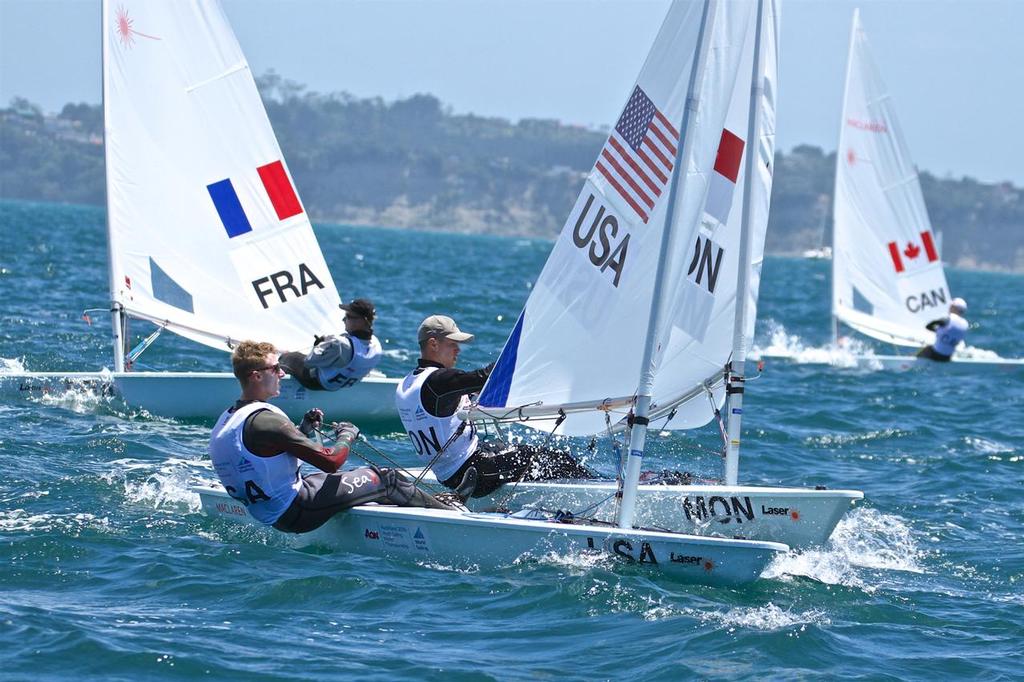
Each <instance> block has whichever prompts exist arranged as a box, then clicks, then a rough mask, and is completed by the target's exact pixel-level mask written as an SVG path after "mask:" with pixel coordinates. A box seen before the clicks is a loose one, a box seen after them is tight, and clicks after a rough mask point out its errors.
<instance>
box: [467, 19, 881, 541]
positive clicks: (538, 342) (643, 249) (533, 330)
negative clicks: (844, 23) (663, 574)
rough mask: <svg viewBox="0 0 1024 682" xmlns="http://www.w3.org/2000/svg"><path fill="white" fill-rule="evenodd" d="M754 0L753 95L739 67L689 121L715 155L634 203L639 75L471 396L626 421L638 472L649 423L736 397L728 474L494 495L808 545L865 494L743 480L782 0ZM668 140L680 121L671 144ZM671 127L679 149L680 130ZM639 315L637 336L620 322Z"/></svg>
mask: <svg viewBox="0 0 1024 682" xmlns="http://www.w3.org/2000/svg"><path fill="white" fill-rule="evenodd" d="M763 5H764V10H765V11H764V15H765V16H764V18H763V21H762V26H763V30H762V31H760V32H759V40H758V41H757V47H756V53H757V58H756V60H755V54H754V51H752V52H750V53H749V54H748V55H747V56H746V59H747V60H748V61H747V64H754V66H753V76H752V78H753V82H754V86H755V87H756V95H755V96H754V97H753V98H751V96H750V95H749V94H748V89H749V84H750V80H749V79H747V80H744V82H743V83H742V84H739V82H737V83H738V84H737V85H736V90H735V91H734V93H733V96H732V97H731V98H729V99H728V100H722V101H721V102H720V103H719V104H720V105H721V107H722V111H721V112H718V111H716V112H715V113H716V114H718V115H719V116H721V118H720V119H714V124H710V123H705V125H703V126H700V125H699V126H698V127H697V131H698V134H699V135H700V137H698V138H697V139H696V140H694V141H693V147H694V150H693V152H692V153H693V154H694V155H695V158H700V159H707V162H708V163H709V164H710V167H709V170H707V171H704V170H703V168H702V167H701V166H699V165H696V164H695V162H694V161H690V165H688V166H684V168H687V169H688V172H686V173H685V179H684V180H682V182H681V183H680V184H681V188H682V192H681V194H680V197H678V198H677V199H675V200H673V197H668V201H667V202H666V201H653V202H649V203H643V202H642V201H639V200H638V198H637V197H638V195H641V192H642V190H644V189H649V190H651V192H652V194H651V196H654V197H657V198H659V199H660V198H662V197H663V195H662V196H658V193H657V192H656V190H655V189H654V188H653V187H651V186H650V185H646V184H644V185H639V184H638V185H637V186H632V185H630V186H628V187H627V183H628V182H629V178H630V177H631V174H629V173H628V172H627V173H623V172H622V171H623V170H625V168H626V166H627V164H629V163H631V162H630V159H629V157H630V155H629V153H628V151H626V152H625V153H624V152H623V150H624V149H625V145H626V144H628V143H629V139H628V136H629V134H630V133H631V130H630V128H629V126H630V125H631V124H632V120H631V119H629V118H628V117H627V114H628V113H629V111H630V108H631V107H633V106H636V104H635V102H636V100H637V98H638V94H637V93H640V94H641V95H643V94H644V93H650V92H651V89H649V87H650V86H648V85H647V83H648V80H647V78H650V76H653V73H651V72H654V71H655V69H656V68H657V66H658V64H657V63H656V62H653V63H652V62H648V64H647V66H645V70H644V73H643V75H642V76H641V79H640V82H639V83H638V85H637V88H636V89H635V90H634V94H633V96H632V97H631V98H630V103H629V104H628V105H627V109H626V112H625V113H624V114H623V118H621V119H620V120H619V122H618V125H617V126H616V130H615V131H614V132H613V133H612V135H611V136H610V137H609V143H608V144H607V145H606V146H605V149H604V150H602V152H601V156H600V157H599V159H598V161H597V164H596V165H595V170H594V171H593V172H592V173H591V175H590V178H589V179H588V181H587V184H586V186H585V187H584V190H583V192H582V193H581V194H580V197H579V199H578V200H577V203H576V206H575V207H574V208H573V211H572V213H571V214H570V216H569V219H568V221H567V223H566V226H565V230H564V231H563V234H562V237H561V238H560V239H559V241H558V242H557V243H556V245H555V247H554V249H553V250H552V252H551V255H550V257H549V258H548V261H547V263H546V265H545V267H544V270H543V271H542V273H541V274H540V276H539V278H538V279H537V282H536V283H535V284H534V286H533V288H532V291H531V294H530V297H529V299H528V300H527V302H526V306H525V308H524V310H523V312H522V314H521V315H520V317H519V319H518V321H517V323H516V325H515V328H514V329H513V331H512V333H511V335H510V337H509V339H508V342H507V343H506V344H505V347H504V349H503V351H502V353H501V355H500V356H499V359H498V361H497V363H496V365H495V368H494V370H493V372H492V373H491V376H490V379H489V380H488V382H487V384H486V386H485V387H484V389H483V391H482V392H481V395H480V397H479V400H478V401H477V405H476V406H475V407H474V408H473V409H472V410H470V411H467V413H466V416H467V417H468V418H472V419H476V420H484V421H485V420H488V419H496V420H498V421H510V420H511V421H516V422H519V423H521V424H524V425H526V426H528V427H533V428H536V429H538V430H550V431H552V432H556V433H561V434H565V435H577V436H580V435H600V434H603V433H614V432H616V431H619V430H623V429H624V430H627V431H628V432H629V435H628V441H629V445H628V448H627V452H628V458H627V459H626V464H625V470H624V472H623V473H622V475H623V476H625V478H626V480H627V481H629V480H633V481H635V480H636V478H637V476H638V472H639V471H640V468H641V459H640V453H642V451H643V443H644V434H645V432H646V430H647V428H648V425H651V427H655V426H656V427H657V428H659V429H692V428H697V427H700V426H703V425H705V424H707V423H708V422H709V421H712V420H714V419H716V418H720V408H721V406H722V405H723V403H724V401H725V399H726V395H727V394H728V397H729V409H728V412H727V414H728V425H727V427H726V425H725V423H724V420H721V419H720V425H721V426H722V431H723V435H724V434H726V433H727V434H728V438H727V439H726V442H725V444H724V445H725V448H724V449H725V450H726V451H727V452H726V457H725V459H724V465H723V469H724V470H723V476H722V483H721V484H719V483H717V482H716V483H710V484H685V483H684V482H676V483H673V482H672V481H671V480H670V479H664V478H663V479H662V480H652V481H651V482H649V483H645V484H643V485H640V486H639V488H638V491H637V492H636V493H635V494H634V495H633V496H632V497H631V498H630V497H626V496H623V497H622V499H621V501H620V500H619V499H618V496H617V485H616V483H615V482H613V481H559V482H541V483H533V482H520V483H519V484H517V485H516V486H514V487H513V489H512V491H511V492H510V491H505V490H501V489H499V491H497V492H496V493H495V494H494V496H493V497H494V498H497V499H498V500H500V501H501V502H502V503H505V504H508V505H510V506H513V505H543V506H545V507H551V508H562V509H570V510H588V511H589V512H590V513H596V514H605V515H608V514H613V513H616V509H617V510H618V511H617V513H618V514H619V515H620V517H621V516H622V515H624V514H625V515H626V516H629V515H631V514H633V510H632V509H630V506H631V505H634V504H635V505H636V509H635V514H636V518H638V519H639V520H640V522H641V523H643V524H645V525H649V526H653V527H659V528H667V529H671V530H676V531H681V532H695V533H705V534H718V535H724V536H729V537H734V536H737V535H742V536H743V537H747V538H756V539H766V540H774V541H779V542H784V543H786V544H789V545H791V546H793V547H806V546H810V545H820V544H823V543H825V542H826V541H827V539H828V537H829V535H830V534H831V533H832V531H833V529H834V528H835V526H836V524H837V523H838V522H839V520H840V519H841V518H842V516H843V514H844V513H845V512H846V511H847V510H848V509H849V508H850V506H851V504H852V503H853V502H855V501H856V500H859V499H861V498H862V497H863V493H861V492H860V491H856V490H825V489H801V488H779V487H760V486H740V485H738V457H739V446H740V428H741V418H742V414H743V405H742V397H743V389H744V376H743V371H744V360H745V354H746V351H747V345H748V342H749V340H750V339H751V338H752V336H753V328H754V319H755V317H756V305H757V295H758V289H759V280H760V267H761V262H762V259H763V251H764V240H765V233H766V229H767V223H768V206H769V201H770V195H771V183H772V168H773V163H774V126H775V100H776V83H777V64H778V60H777V36H778V14H777V12H776V7H775V3H773V2H766V3H763ZM759 7H760V5H759ZM748 49H752V50H753V49H754V48H753V45H750V46H748ZM656 50H657V48H655V52H654V53H652V54H656ZM747 73H750V71H749V70H748V71H747ZM649 74H650V75H649ZM651 80H654V79H653V78H651ZM654 87H656V86H654ZM655 92H656V91H655ZM645 105H646V106H652V105H649V104H645ZM670 105H671V104H670ZM701 113H702V114H703V115H704V116H705V117H708V112H706V111H705V112H701ZM658 115H659V114H658V113H655V115H654V122H653V123H651V124H648V127H649V129H650V130H652V131H655V130H657V128H654V127H652V126H655V125H657V126H662V125H665V124H664V123H659V122H658V120H657V116H658ZM708 118H710V117H708ZM702 120H703V121H705V122H706V121H707V119H706V118H704V119H702ZM718 121H721V122H722V124H721V125H719V126H718V127H717V128H713V126H714V125H717V124H718ZM673 132H674V131H671V130H670V131H669V133H666V135H668V134H670V133H673ZM654 136H655V137H659V136H658V135H657V134H656V133H655V134H654ZM620 137H622V138H623V139H624V140H625V141H618V140H619V138H620ZM676 139H677V137H676V136H675V135H672V136H671V137H670V139H669V142H670V143H674V142H675V140H676ZM680 139H682V140H683V145H684V146H685V144H686V137H685V136H683V137H682V138H680ZM648 140H649V138H645V139H644V140H643V143H642V144H641V145H639V152H637V155H638V156H640V159H639V160H637V161H636V165H637V166H638V167H640V168H641V169H643V168H644V167H643V166H640V164H645V163H646V161H645V158H644V157H650V156H652V154H648V153H647V149H648V148H649V147H650V148H651V149H652V152H653V151H656V150H657V145H659V144H664V143H665V140H663V139H660V138H659V139H657V140H654V141H653V142H650V143H649V142H648ZM748 141H752V143H750V144H748ZM701 155H704V156H701ZM623 160H624V161H623ZM633 170H634V171H635V173H637V174H639V173H640V171H638V170H636V168H635V167H634V168H633ZM623 180H625V182H624V181H623ZM641 198H642V195H641ZM652 204H653V205H652ZM663 214H664V215H665V218H664V220H665V221H666V222H668V223H673V222H677V223H678V224H679V225H680V226H684V225H695V226H696V229H695V230H690V231H689V233H686V232H683V231H682V230H678V231H676V232H672V231H669V232H668V233H666V234H665V235H664V236H662V235H661V234H660V233H658V232H657V231H655V230H653V229H652V226H653V225H655V224H657V223H659V222H661V221H662V218H661V216H662V215H663ZM627 249H628V250H627ZM602 253H603V254H606V258H605V259H604V260H602V259H601V258H600V255H601V254H602ZM655 273H657V274H655ZM644 327H646V329H647V332H646V335H644V334H639V335H632V334H630V333H629V331H628V330H630V329H636V328H640V329H643V328H644ZM638 374H639V375H641V376H642V377H643V381H642V382H641V383H640V385H639V387H638V386H637V383H636V377H637V375H638ZM493 501H494V500H493V499H491V498H484V499H483V500H482V503H483V504H484V505H487V504H490V503H492V502H493Z"/></svg>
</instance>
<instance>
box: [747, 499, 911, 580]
mask: <svg viewBox="0 0 1024 682" xmlns="http://www.w3.org/2000/svg"><path fill="white" fill-rule="evenodd" d="M924 556H925V553H924V552H923V551H922V550H921V549H920V548H919V546H918V544H917V540H916V539H915V538H914V534H913V532H912V530H911V527H910V525H908V523H907V522H906V521H905V520H904V519H903V518H901V517H899V516H896V515H893V514H883V513H881V512H879V511H877V510H875V509H871V508H868V507H861V508H858V509H854V510H853V511H851V512H850V513H849V514H847V515H846V516H845V517H844V518H843V520H842V521H840V522H839V525H838V526H836V529H835V531H834V532H833V533H832V537H831V538H830V539H829V543H828V545H827V546H826V547H824V548H822V549H817V550H805V551H803V552H789V553H788V554H786V555H784V556H781V557H778V558H776V559H775V560H774V561H772V563H771V564H769V566H768V569H767V570H766V571H765V577H767V578H783V579H784V578H785V577H786V576H802V577H806V578H812V579H814V580H817V581H819V582H823V583H826V584H830V585H843V586H846V587H854V588H858V589H861V590H864V591H866V592H873V591H874V590H875V589H877V584H874V583H872V582H871V580H872V576H871V575H869V574H864V571H862V570H860V569H869V571H876V570H886V571H906V572H910V573H924V572H925V570H924V568H922V566H921V563H920V562H921V560H922V559H923V558H924Z"/></svg>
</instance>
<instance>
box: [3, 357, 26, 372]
mask: <svg viewBox="0 0 1024 682" xmlns="http://www.w3.org/2000/svg"><path fill="white" fill-rule="evenodd" d="M27 371H28V370H27V369H25V359H24V358H0V374H21V373H23V372H27Z"/></svg>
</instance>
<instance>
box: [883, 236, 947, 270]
mask: <svg viewBox="0 0 1024 682" xmlns="http://www.w3.org/2000/svg"><path fill="white" fill-rule="evenodd" d="M887 246H888V248H889V257H890V258H892V266H893V268H894V269H895V270H896V273H897V274H899V273H902V272H905V271H906V269H907V267H908V266H910V267H912V268H913V267H915V266H920V265H924V264H925V263H934V262H935V261H937V260H939V254H938V252H937V251H936V250H935V242H933V241H932V233H931V231H930V230H925V231H924V232H921V246H919V245H918V244H917V243H916V242H913V241H908V242H907V245H906V246H905V247H902V248H901V247H900V245H899V243H897V242H889V243H888V245H887ZM922 246H923V247H924V248H923V251H924V259H922V260H918V258H920V257H921V255H922ZM904 259H906V260H904Z"/></svg>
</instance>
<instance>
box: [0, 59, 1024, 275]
mask: <svg viewBox="0 0 1024 682" xmlns="http://www.w3.org/2000/svg"><path fill="white" fill-rule="evenodd" d="M259 86H260V91H261V93H262V95H263V98H264V101H265V102H266V105H267V110H268V112H269V115H270V119H271V121H272V123H273V125H274V130H275V131H276V132H277V136H278V139H279V140H280V143H281V147H282V149H283V150H284V153H285V156H286V158H287V159H288V165H289V167H290V168H291V171H292V173H293V175H294V177H295V182H296V184H297V185H298V188H299V191H300V193H301V196H302V198H303V201H304V202H305V204H306V208H307V209H308V211H309V213H310V215H311V216H312V217H313V219H314V220H317V221H325V222H343V223H352V224H365V225H387V226H396V227H410V228H422V229H436V230H449V231H459V232H489V233H501V234H521V235H534V236H553V235H555V234H557V232H558V230H559V229H560V228H561V226H562V223H563V221H564V220H565V216H566V215H567V214H568V212H569V209H570V207H571V206H572V203H573V201H574V199H575V198H576V195H577V193H578V192H579V189H580V185H581V184H582V182H583V178H584V177H585V175H586V173H587V172H588V171H589V170H590V168H591V165H592V164H593V162H594V159H595V158H596V156H597V153H598V151H599V150H600V148H601V145H602V144H603V143H604V139H605V135H606V133H605V132H600V131H594V130H590V129H586V128H580V127H576V126H568V125H564V124H561V123H559V122H557V121H550V120H538V119H524V120H521V121H519V122H518V123H510V122H509V121H506V120H504V119H499V118H483V117H479V116H474V115H472V114H470V115H455V114H452V113H451V111H450V110H448V109H446V108H445V107H444V106H443V105H442V104H441V102H440V101H439V100H437V99H436V98H435V97H433V96H430V95H415V96H413V97H410V98H408V99H404V100H399V101H396V102H390V103H388V102H384V101H383V100H381V99H379V98H377V99H356V98H354V97H352V96H350V95H347V94H343V93H342V94H331V95H323V94H319V93H315V92H306V91H305V88H304V87H303V86H301V85H297V84H295V83H292V82H290V81H286V80H284V79H282V78H280V77H279V76H277V75H275V74H273V73H270V74H267V75H265V76H263V77H262V78H260V79H259ZM775 163H776V171H775V186H774V191H773V197H772V212H771V225H770V229H769V231H768V243H767V250H768V252H769V253H775V254H797V253H799V252H801V251H803V250H804V249H808V248H812V247H817V246H820V245H821V243H822V236H823V233H824V232H825V231H827V227H828V226H827V221H828V216H830V214H831V195H832V183H833V168H834V165H835V154H825V153H824V152H823V151H822V150H821V149H819V148H817V147H811V146H800V147H797V148H795V149H793V150H792V151H791V152H790V153H788V154H783V153H779V154H777V155H776V159H775ZM103 183H104V176H103V155H102V116H101V112H100V109H99V107H98V106H94V105H85V104H77V105H72V104H69V105H67V106H65V107H64V110H63V111H62V112H61V113H60V114H59V115H57V116H55V117H53V116H50V117H48V116H44V115H43V114H42V113H41V112H40V110H39V108H38V107H37V106H35V105H33V104H32V103H30V102H27V101H25V100H22V99H16V100H14V101H12V102H11V105H10V106H9V107H8V108H6V109H0V197H2V198H16V199H31V200H41V201H63V202H72V203H89V204H102V203H103V197H104V192H103V189H104V186H103ZM921 184H922V187H923V189H924V195H925V200H926V202H927V204H928V209H929V212H930V215H931V218H932V222H933V224H934V227H935V229H936V230H938V231H941V232H942V233H943V237H944V244H943V258H944V260H946V261H947V262H949V263H951V264H953V265H957V266H962V267H973V268H985V269H1000V270H1016V271H1024V231H1022V230H1021V229H1020V227H1021V226H1022V225H1024V192H1022V190H1021V189H1018V188H1016V187H1014V186H1012V185H1010V184H1008V183H1005V184H999V185H986V184H982V183H979V182H976V181H974V180H972V179H970V178H962V179H960V180H954V179H951V178H945V179H939V178H935V177H934V176H932V175H930V174H928V173H927V172H924V173H922V174H921Z"/></svg>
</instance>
